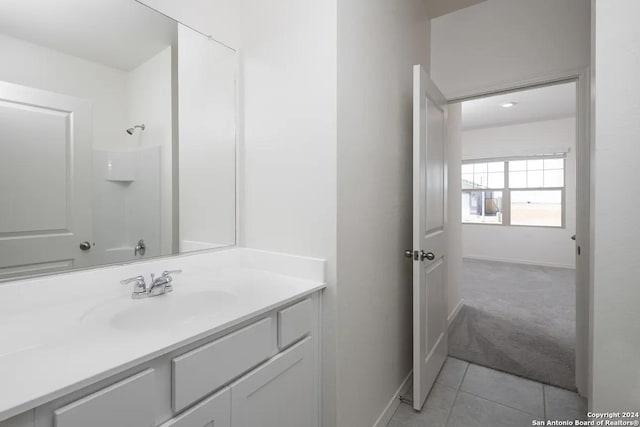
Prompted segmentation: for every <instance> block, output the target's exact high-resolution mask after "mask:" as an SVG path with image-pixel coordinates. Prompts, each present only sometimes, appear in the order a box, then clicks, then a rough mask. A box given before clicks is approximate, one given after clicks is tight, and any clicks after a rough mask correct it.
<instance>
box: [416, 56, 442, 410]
mask: <svg viewBox="0 0 640 427" xmlns="http://www.w3.org/2000/svg"><path fill="white" fill-rule="evenodd" d="M446 119H447V114H446V102H445V99H444V97H443V96H442V94H441V93H440V91H439V90H438V88H437V87H436V86H435V85H434V84H433V83H432V82H431V80H430V79H429V77H428V76H427V73H426V72H425V70H424V69H423V68H422V66H420V65H415V66H414V67H413V254H412V255H413V407H414V409H416V410H420V409H421V408H422V405H424V402H425V400H426V398H427V395H428V394H429V391H430V390H431V386H432V385H433V383H434V382H435V379H436V376H437V375H438V372H439V371H440V368H442V365H443V364H444V361H445V359H446V357H447V314H446V313H447V310H446V280H447V277H446V262H447V256H446V253H445V248H446V241H445V236H446V223H447V220H446V218H447V212H446V205H447V204H446V194H447V181H446V177H447V165H446V159H445V146H444V143H445V131H444V130H445V121H446ZM410 254H411V253H410Z"/></svg>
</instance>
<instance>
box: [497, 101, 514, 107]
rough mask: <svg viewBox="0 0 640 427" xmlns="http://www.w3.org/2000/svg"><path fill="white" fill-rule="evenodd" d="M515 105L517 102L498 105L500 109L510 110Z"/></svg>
mask: <svg viewBox="0 0 640 427" xmlns="http://www.w3.org/2000/svg"><path fill="white" fill-rule="evenodd" d="M516 104H517V102H505V103H504V104H500V106H501V107H502V108H511V107H515V105H516Z"/></svg>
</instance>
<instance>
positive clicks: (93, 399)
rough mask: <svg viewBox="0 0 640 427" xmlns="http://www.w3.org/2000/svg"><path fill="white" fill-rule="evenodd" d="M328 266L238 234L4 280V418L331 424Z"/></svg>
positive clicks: (4, 424) (7, 422)
mask: <svg viewBox="0 0 640 427" xmlns="http://www.w3.org/2000/svg"><path fill="white" fill-rule="evenodd" d="M178 268H181V269H182V270H183V272H182V274H181V275H178V276H176V277H175V278H174V280H173V283H172V284H173V292H170V293H167V294H165V295H159V296H157V297H152V298H144V299H133V298H131V292H132V287H131V286H132V285H122V284H120V280H121V279H124V278H127V277H130V276H136V275H138V274H141V273H145V274H148V273H150V272H160V271H163V270H174V269H178ZM324 280H325V279H324V261H322V260H317V259H311V258H303V257H296V256H288V255H282V254H275V253H270V252H263V251H255V250H250V249H243V248H230V249H225V250H219V251H214V252H208V253H199V254H192V255H184V256H179V257H174V258H168V259H158V260H154V261H149V262H142V263H137V264H132V265H126V266H115V267H109V268H104V269H100V270H89V271H80V272H75V273H68V274H63V275H57V276H52V277H46V278H42V279H32V280H25V281H19V282H12V283H7V284H4V285H0V332H2V334H1V335H2V338H3V339H2V342H1V343H0V427H9V426H10V427H53V426H56V427H88V426H91V427H107V426H121V427H126V426H131V427H142V426H162V427H169V426H173V427H191V426H193V427H202V426H207V427H209V426H215V427H228V426H236V427H240V426H243V427H255V426H261V427H270V426H273V427H287V426H290V427H305V426H309V427H311V426H314V427H315V426H318V425H319V422H320V417H319V399H320V383H319V349H320V313H321V311H320V309H321V307H320V304H321V292H322V289H323V288H324Z"/></svg>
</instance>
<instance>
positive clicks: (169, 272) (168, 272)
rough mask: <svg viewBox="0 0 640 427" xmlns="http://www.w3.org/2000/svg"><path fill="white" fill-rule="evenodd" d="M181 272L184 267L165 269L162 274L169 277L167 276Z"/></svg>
mask: <svg viewBox="0 0 640 427" xmlns="http://www.w3.org/2000/svg"><path fill="white" fill-rule="evenodd" d="M179 273H182V269H177V270H165V271H163V272H162V275H163V276H164V277H167V276H171V275H172V274H179Z"/></svg>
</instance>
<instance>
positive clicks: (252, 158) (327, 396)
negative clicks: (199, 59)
mask: <svg viewBox="0 0 640 427" xmlns="http://www.w3.org/2000/svg"><path fill="white" fill-rule="evenodd" d="M240 5H241V13H240V16H241V17H242V20H241V25H240V30H241V35H242V38H241V73H242V75H241V83H240V87H241V91H242V94H241V103H243V106H242V107H241V110H242V111H243V115H244V117H243V118H242V120H243V122H244V124H243V125H241V129H242V131H243V133H244V135H243V136H242V139H243V140H244V142H243V146H242V151H243V153H242V158H241V165H242V166H241V168H242V169H241V171H240V174H241V205H240V215H241V220H240V232H241V244H242V245H243V246H248V247H253V248H259V249H268V250H274V251H281V252H289V253H295V254H301V255H309V256H317V257H321V258H325V259H327V260H329V266H328V289H327V290H326V291H325V293H324V300H323V309H324V313H323V316H324V318H323V327H324V333H323V343H322V347H323V357H322V373H323V378H322V381H323V387H324V388H323V392H324V396H323V419H324V422H325V425H326V426H332V425H335V418H336V414H335V405H336V395H335V359H336V356H335V355H336V343H335V333H334V325H335V322H336V321H337V319H336V310H335V305H336V295H337V285H336V278H335V277H336V276H335V274H336V273H335V269H336V67H337V65H336V25H337V24H336V2H326V1H314V0H280V1H269V2H265V1H263V0H243V1H241V2H240Z"/></svg>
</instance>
